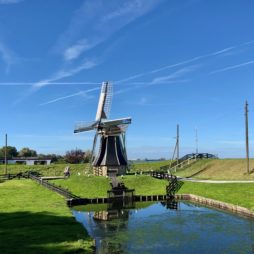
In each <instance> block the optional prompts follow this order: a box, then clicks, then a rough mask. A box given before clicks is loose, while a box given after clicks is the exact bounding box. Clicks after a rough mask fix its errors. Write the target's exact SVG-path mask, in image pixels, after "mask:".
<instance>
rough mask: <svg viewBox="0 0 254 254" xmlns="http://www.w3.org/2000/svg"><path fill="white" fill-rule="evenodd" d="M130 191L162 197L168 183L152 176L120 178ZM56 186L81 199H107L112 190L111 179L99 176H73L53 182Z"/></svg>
mask: <svg viewBox="0 0 254 254" xmlns="http://www.w3.org/2000/svg"><path fill="white" fill-rule="evenodd" d="M119 181H123V182H124V184H125V185H126V186H127V187H128V188H129V189H135V194H136V195H157V194H158V195H160V194H165V190H166V185H167V181H166V180H159V179H155V178H153V177H150V176H145V175H137V176H134V175H133V176H132V175H131V176H128V175H127V176H124V177H123V179H121V177H119ZM53 182H54V183H55V184H57V185H60V186H62V187H64V188H68V189H69V190H70V191H71V192H72V193H74V194H75V195H78V196H80V197H86V198H97V197H107V191H108V190H110V189H111V186H110V179H108V178H106V177H99V176H89V177H88V176H71V177H70V178H68V179H59V180H54V181H53Z"/></svg>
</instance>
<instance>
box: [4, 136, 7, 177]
mask: <svg viewBox="0 0 254 254" xmlns="http://www.w3.org/2000/svg"><path fill="white" fill-rule="evenodd" d="M4 164H5V170H4V174H5V175H7V134H5V149H4Z"/></svg>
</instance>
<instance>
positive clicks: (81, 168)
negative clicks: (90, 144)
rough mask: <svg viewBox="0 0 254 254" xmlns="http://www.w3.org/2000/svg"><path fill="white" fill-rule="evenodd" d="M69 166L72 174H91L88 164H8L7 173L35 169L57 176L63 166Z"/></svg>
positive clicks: (1, 169)
mask: <svg viewBox="0 0 254 254" xmlns="http://www.w3.org/2000/svg"><path fill="white" fill-rule="evenodd" d="M67 165H68V166H69V167H70V168H71V173H73V174H74V175H77V174H80V175H87V174H91V173H92V171H91V168H90V166H89V164H51V165H35V166H27V165H8V167H7V173H10V174H17V173H19V172H26V171H36V172H38V173H40V174H42V175H44V176H59V175H63V172H64V168H65V167H66V166H67ZM4 171H5V166H4V165H0V175H1V174H4Z"/></svg>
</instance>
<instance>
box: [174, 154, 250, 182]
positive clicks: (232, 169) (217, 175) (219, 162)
mask: <svg viewBox="0 0 254 254" xmlns="http://www.w3.org/2000/svg"><path fill="white" fill-rule="evenodd" d="M253 168H254V159H251V160H250V169H251V170H252V169H253ZM175 174H176V175H178V176H182V177H193V178H196V179H209V180H254V172H252V173H251V174H246V164H245V160H244V159H204V160H199V161H197V162H195V163H194V164H192V165H191V166H189V167H187V168H185V169H178V170H177V171H176V173H175Z"/></svg>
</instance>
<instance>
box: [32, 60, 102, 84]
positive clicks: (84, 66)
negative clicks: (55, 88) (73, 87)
mask: <svg viewBox="0 0 254 254" xmlns="http://www.w3.org/2000/svg"><path fill="white" fill-rule="evenodd" d="M97 64H98V63H96V62H95V61H91V60H86V61H84V62H83V63H82V64H80V65H78V66H77V67H75V68H72V69H67V70H64V69H63V70H60V71H58V72H56V73H55V74H53V75H52V76H51V77H50V78H49V79H45V80H41V81H39V82H36V83H35V84H34V88H35V89H38V88H41V87H44V86H46V85H49V84H50V83H51V82H54V81H57V80H61V79H63V78H67V77H71V76H73V75H75V74H77V73H79V72H81V71H83V70H88V69H91V68H93V67H95V66H96V65H97Z"/></svg>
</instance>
